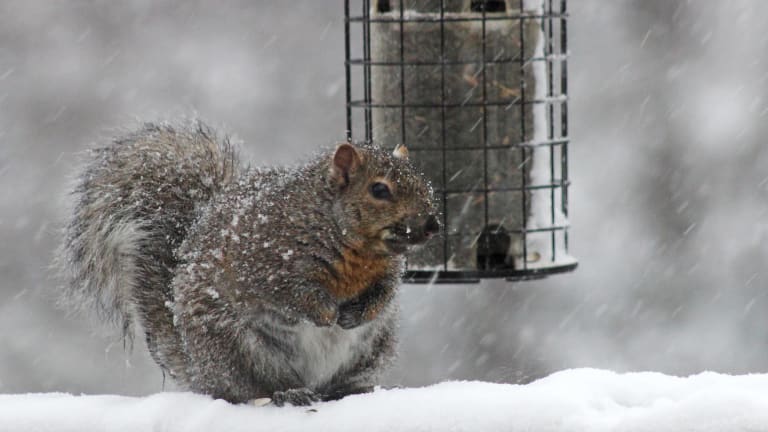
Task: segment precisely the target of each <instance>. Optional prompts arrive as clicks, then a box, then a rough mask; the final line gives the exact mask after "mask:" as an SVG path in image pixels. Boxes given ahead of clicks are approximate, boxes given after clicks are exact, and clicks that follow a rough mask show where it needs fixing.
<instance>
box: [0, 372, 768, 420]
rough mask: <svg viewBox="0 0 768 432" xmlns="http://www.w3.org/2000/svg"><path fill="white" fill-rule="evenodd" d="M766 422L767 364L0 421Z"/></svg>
mask: <svg viewBox="0 0 768 432" xmlns="http://www.w3.org/2000/svg"><path fill="white" fill-rule="evenodd" d="M28 430H34V431H73V432H74V431H77V432H80V431H96V430H109V431H131V432H136V431H156V430H163V431H198V430H199V431H218V430H221V431H254V430H265V431H270V432H278V431H303V430H312V431H362V430H364V431H410V430H413V431H431V430H434V431H446V430H450V431H653V432H659V431H681V430H686V431H699V430H701V431H705V430H706V431H741V430H749V431H764V430H768V374H759V375H742V376H730V375H723V374H717V373H711V372H707V373H702V374H699V375H694V376H691V377H685V378H683V377H673V376H668V375H663V374H660V373H654V372H643V373H627V374H617V373H614V372H608V371H601V370H594V369H575V370H568V371H563V372H558V373H555V374H553V375H551V376H549V377H547V378H544V379H541V380H539V381H536V382H534V383H531V384H528V385H511V384H492V383H483V382H445V383H441V384H437V385H434V386H431V387H425V388H411V389H396V390H377V391H376V392H374V393H371V394H364V395H357V396H350V397H347V398H345V399H342V400H340V401H336V402H326V403H317V404H315V405H313V406H312V407H309V408H307V407H285V408H276V407H272V406H265V407H254V406H250V405H231V404H229V403H227V402H224V401H222V400H213V399H211V398H210V397H207V396H202V395H196V394H192V393H160V394H156V395H153V396H149V397H144V398H132V397H121V396H72V395H68V394H62V393H50V394H27V395H0V431H18V432H22V431H28Z"/></svg>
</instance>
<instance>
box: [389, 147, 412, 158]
mask: <svg viewBox="0 0 768 432" xmlns="http://www.w3.org/2000/svg"><path fill="white" fill-rule="evenodd" d="M392 156H394V157H396V158H398V159H408V148H407V147H405V146H404V145H402V144H398V145H397V147H395V151H393V152H392Z"/></svg>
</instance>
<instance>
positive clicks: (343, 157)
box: [331, 143, 363, 187]
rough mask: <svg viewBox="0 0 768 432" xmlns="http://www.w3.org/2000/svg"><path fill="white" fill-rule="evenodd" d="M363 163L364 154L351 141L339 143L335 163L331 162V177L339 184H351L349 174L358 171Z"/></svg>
mask: <svg viewBox="0 0 768 432" xmlns="http://www.w3.org/2000/svg"><path fill="white" fill-rule="evenodd" d="M362 163H363V158H362V155H360V152H359V151H358V150H357V148H355V146H353V145H352V144H350V143H343V144H339V146H338V147H336V153H334V154H333V164H331V179H332V180H333V181H334V182H336V184H338V185H339V186H342V187H343V186H346V185H348V184H349V175H350V174H353V173H354V172H355V171H357V168H358V167H359V166H360V165H361V164H362Z"/></svg>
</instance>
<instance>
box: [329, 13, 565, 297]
mask: <svg viewBox="0 0 768 432" xmlns="http://www.w3.org/2000/svg"><path fill="white" fill-rule="evenodd" d="M358 10H359V11H360V12H359V14H357V12H354V13H353V12H352V11H358ZM344 12H345V37H346V39H345V57H346V62H345V69H346V70H345V72H346V120H347V139H348V140H349V141H350V142H352V141H354V140H355V138H357V139H360V138H359V137H361V136H362V138H363V139H364V140H365V141H366V142H376V143H378V144H379V145H383V146H390V147H392V148H394V147H395V146H396V145H398V144H403V145H405V146H406V147H407V148H408V150H409V154H410V158H411V159H412V161H413V162H414V163H415V164H416V165H417V166H418V167H419V168H420V169H421V170H422V172H424V174H425V175H426V176H427V177H428V178H429V179H430V181H431V182H432V184H433V186H434V188H435V194H436V199H437V201H438V202H439V203H440V207H441V212H442V222H443V227H444V233H443V235H442V236H441V237H440V238H438V239H433V241H432V242H430V243H429V244H428V245H427V247H425V248H424V249H422V250H420V251H417V252H416V253H414V254H412V255H410V256H409V257H408V267H407V272H406V275H405V281H406V282H477V281H479V280H480V279H484V278H506V279H507V280H510V281H517V280H526V279H535V278H541V277H544V276H546V275H549V274H554V273H562V272H567V271H571V270H573V269H574V268H575V267H576V265H577V262H576V260H575V259H574V258H573V257H571V256H570V255H569V254H568V228H569V223H568V186H569V185H570V181H569V180H568V144H569V138H568V96H567V94H568V76H567V61H568V47H567V37H566V33H567V18H568V14H567V9H566V0H557V1H555V0H345V1H344Z"/></svg>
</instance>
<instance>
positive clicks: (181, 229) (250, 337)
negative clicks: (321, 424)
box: [59, 121, 440, 406]
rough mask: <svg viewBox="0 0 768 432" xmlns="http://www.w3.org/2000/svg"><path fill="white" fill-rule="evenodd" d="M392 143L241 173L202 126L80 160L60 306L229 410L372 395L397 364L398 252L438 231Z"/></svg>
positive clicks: (425, 187)
mask: <svg viewBox="0 0 768 432" xmlns="http://www.w3.org/2000/svg"><path fill="white" fill-rule="evenodd" d="M407 156H408V154H407V150H406V149H405V147H403V146H398V147H397V148H396V149H395V151H394V152H387V151H384V150H383V149H381V148H379V147H377V146H375V145H373V144H352V143H342V144H340V145H338V146H337V147H336V148H335V150H333V151H331V150H328V151H325V152H323V153H322V154H320V155H319V156H318V157H316V158H315V159H314V160H312V161H311V162H309V163H306V164H304V165H302V166H299V167H297V168H254V167H248V166H246V167H243V166H241V164H240V162H239V156H238V153H237V151H236V150H235V148H234V146H233V145H232V144H231V143H230V141H229V139H228V138H220V137H219V135H218V134H217V132H216V131H214V130H213V129H212V128H210V127H208V126H206V125H205V124H203V123H202V122H199V121H197V122H192V123H191V124H181V125H172V124H168V123H162V124H151V123H149V124H145V125H144V126H143V127H141V128H140V129H139V130H137V131H135V132H133V133H130V134H127V135H126V136H124V137H121V138H117V139H114V140H112V142H111V143H109V144H107V145H105V146H102V147H99V148H95V149H93V150H92V154H91V158H90V160H89V162H87V165H86V167H85V169H84V172H83V173H82V175H81V176H80V177H79V179H78V180H77V185H76V187H75V189H74V192H73V195H74V197H75V198H74V207H73V213H72V217H71V220H70V221H69V223H68V224H67V226H66V228H65V230H64V231H65V233H64V239H63V242H62V247H61V249H60V257H59V262H60V263H61V265H63V267H64V269H65V273H66V277H67V278H68V280H69V283H68V284H67V288H66V290H65V298H66V299H68V301H69V302H70V303H75V304H77V305H78V306H79V307H80V308H85V309H91V310H95V311H96V312H97V313H98V315H100V316H101V317H103V318H105V319H106V320H108V321H113V322H115V323H116V324H118V325H119V326H121V327H122V330H123V337H126V336H127V337H132V336H131V335H132V334H133V332H134V329H135V327H136V326H138V327H139V328H140V329H142V330H143V332H144V336H145V338H146V343H147V347H148V349H149V352H150V354H151V356H152V358H153V359H154V361H155V362H156V363H157V364H158V365H159V366H160V368H161V369H162V370H163V372H164V374H165V373H167V374H168V375H170V377H172V378H173V379H174V380H175V381H176V382H177V383H179V384H180V385H181V387H183V388H186V389H189V390H191V391H194V392H198V393H203V394H207V395H211V396H213V397H215V398H220V399H224V400H227V401H229V402H232V403H243V402H248V401H253V400H262V401H264V400H265V399H266V398H268V399H270V400H271V402H272V403H273V404H275V405H278V406H282V405H284V404H286V403H288V404H292V405H308V404H311V403H313V402H316V401H321V400H335V399H339V398H342V397H344V396H346V395H350V394H356V393H364V392H370V391H372V390H373V386H374V385H376V384H377V380H378V378H379V377H380V375H381V373H382V371H383V370H384V369H385V368H386V366H388V365H389V364H390V363H391V361H392V359H393V357H394V355H395V342H396V334H395V327H396V313H397V307H396V304H395V302H394V301H393V297H394V296H395V293H396V290H397V288H398V285H399V283H400V277H401V274H402V273H403V271H404V260H405V258H404V257H405V253H406V252H407V251H409V250H411V249H413V248H415V247H418V246H420V245H422V244H424V243H425V242H426V241H427V240H428V239H429V238H430V237H433V236H434V235H436V234H438V232H439V231H440V222H439V221H438V218H437V216H436V210H435V209H436V207H435V203H434V201H433V193H432V189H431V186H430V185H429V183H428V182H427V181H426V180H425V179H424V178H423V176H422V175H421V174H420V173H419V172H418V171H417V170H416V169H415V168H414V166H413V165H412V164H411V163H410V162H409V161H408V158H407Z"/></svg>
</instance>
